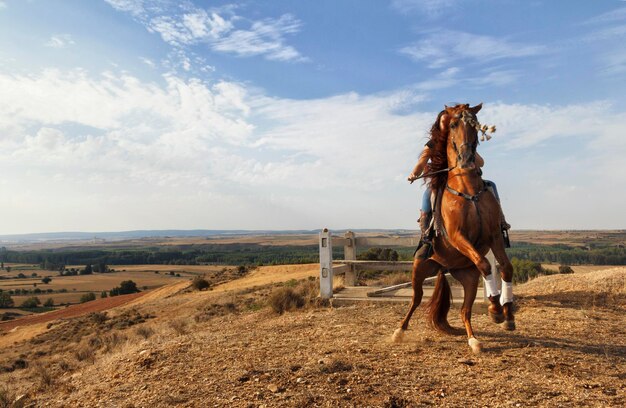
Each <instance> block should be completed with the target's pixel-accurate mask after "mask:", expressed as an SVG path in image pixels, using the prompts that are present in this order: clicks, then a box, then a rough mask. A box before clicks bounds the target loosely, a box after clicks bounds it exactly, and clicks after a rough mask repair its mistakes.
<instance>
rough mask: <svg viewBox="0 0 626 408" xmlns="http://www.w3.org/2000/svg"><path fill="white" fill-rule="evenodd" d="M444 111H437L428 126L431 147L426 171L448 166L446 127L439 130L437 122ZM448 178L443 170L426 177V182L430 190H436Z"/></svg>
mask: <svg viewBox="0 0 626 408" xmlns="http://www.w3.org/2000/svg"><path fill="white" fill-rule="evenodd" d="M444 113H446V111H445V110H442V111H441V112H439V115H437V120H435V123H433V125H432V126H431V128H430V140H431V142H432V143H431V144H432V147H431V149H430V152H431V153H430V164H429V165H428V171H429V172H433V171H438V170H443V169H445V168H447V167H448V155H447V152H446V149H447V145H448V131H449V129H448V127H446V128H444V130H443V131H442V130H441V127H440V125H439V122H440V121H441V117H442V116H443V114H444ZM447 180H448V173H446V172H443V173H439V174H435V175H434V176H432V177H428V178H427V181H426V183H427V184H428V185H429V186H430V189H431V191H437V190H438V189H439V187H441V186H443V185H444V184H445V183H446V181H447Z"/></svg>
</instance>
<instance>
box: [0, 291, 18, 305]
mask: <svg viewBox="0 0 626 408" xmlns="http://www.w3.org/2000/svg"><path fill="white" fill-rule="evenodd" d="M14 304H15V302H13V298H12V297H11V295H9V294H8V293H7V292H0V307H13V305H14Z"/></svg>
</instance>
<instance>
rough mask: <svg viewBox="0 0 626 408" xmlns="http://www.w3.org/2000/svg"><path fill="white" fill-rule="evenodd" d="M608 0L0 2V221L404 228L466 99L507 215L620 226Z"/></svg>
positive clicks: (16, 228) (47, 225) (620, 113)
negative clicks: (446, 117)
mask: <svg viewBox="0 0 626 408" xmlns="http://www.w3.org/2000/svg"><path fill="white" fill-rule="evenodd" d="M624 44H626V2H625V1H620V0H596V1H586V0H570V1H567V2H566V3H565V2H555V1H547V0H546V1H532V0H529V1H513V0H473V1H461V0H419V1H418V0H389V1H383V0H380V1H363V0H317V1H296V0H275V1H238V2H228V1H200V0H195V1H185V0H183V1H170V0H91V1H83V0H54V1H50V0H0V197H1V199H0V214H2V221H1V222H0V235H3V234H18V233H34V232H55V231H125V230H136V229H275V230H278V229H280V230H284V229H319V228H324V227H328V228H330V229H358V228H389V229H395V228H407V229H417V228H418V225H417V223H416V219H417V217H418V213H419V211H418V210H419V206H420V200H421V195H422V192H423V190H424V187H423V185H422V184H421V183H414V184H412V185H410V184H409V183H408V182H407V180H406V178H407V176H408V174H409V173H410V172H411V170H412V168H413V166H414V165H415V162H416V160H417V158H418V156H419V154H420V152H421V149H422V147H423V145H424V143H425V142H426V140H427V131H428V129H429V128H430V126H431V125H432V123H433V122H434V120H435V118H436V115H437V113H438V112H439V111H440V110H441V109H443V107H444V105H445V104H451V103H454V102H460V103H470V104H472V105H474V104H477V103H480V102H482V103H483V104H484V105H483V109H482V111H481V112H480V113H479V115H478V118H479V120H480V121H481V123H487V124H490V125H492V124H493V125H496V126H497V129H498V130H497V132H496V133H495V135H494V137H493V139H491V140H490V141H488V142H485V143H482V144H481V145H480V146H479V148H478V149H479V152H480V154H481V155H482V156H483V157H484V159H485V162H486V164H485V167H484V168H483V172H484V175H483V176H484V178H486V179H489V180H492V181H494V182H495V183H496V184H497V186H498V190H499V192H500V196H501V199H502V206H503V209H504V211H505V213H506V216H507V219H508V221H509V223H510V224H512V226H513V229H626V215H625V214H626V213H625V211H624V208H626V188H624V186H625V185H626V169H625V163H624V157H626V46H625V45H624Z"/></svg>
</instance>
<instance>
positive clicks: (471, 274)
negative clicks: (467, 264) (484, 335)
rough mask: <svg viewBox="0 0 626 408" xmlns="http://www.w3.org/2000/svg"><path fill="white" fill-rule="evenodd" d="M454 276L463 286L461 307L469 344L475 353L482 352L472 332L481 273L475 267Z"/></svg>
mask: <svg viewBox="0 0 626 408" xmlns="http://www.w3.org/2000/svg"><path fill="white" fill-rule="evenodd" d="M451 274H452V276H454V278H455V279H456V280H458V281H459V282H461V284H462V285H463V307H461V320H462V321H463V324H464V325H465V331H466V332H467V343H468V344H469V346H470V347H471V349H472V351H473V352H474V353H480V352H481V351H482V347H483V346H482V344H481V343H480V341H478V340H477V339H476V337H475V336H474V330H472V306H473V305H474V301H475V300H476V290H477V289H478V277H479V272H478V270H477V269H476V268H475V267H471V268H469V269H463V270H456V271H452V272H451Z"/></svg>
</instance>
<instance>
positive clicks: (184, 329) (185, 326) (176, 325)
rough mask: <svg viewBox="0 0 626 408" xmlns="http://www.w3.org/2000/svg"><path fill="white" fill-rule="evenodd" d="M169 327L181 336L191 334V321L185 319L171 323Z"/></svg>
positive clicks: (171, 321)
mask: <svg viewBox="0 0 626 408" xmlns="http://www.w3.org/2000/svg"><path fill="white" fill-rule="evenodd" d="M168 324H169V327H170V328H171V329H172V330H173V331H174V333H176V334H177V335H179V336H182V335H185V334H187V333H189V321H188V320H187V319H185V318H182V317H181V318H178V319H173V320H170V321H169V323H168Z"/></svg>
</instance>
